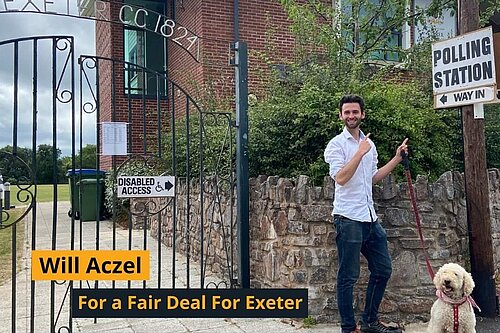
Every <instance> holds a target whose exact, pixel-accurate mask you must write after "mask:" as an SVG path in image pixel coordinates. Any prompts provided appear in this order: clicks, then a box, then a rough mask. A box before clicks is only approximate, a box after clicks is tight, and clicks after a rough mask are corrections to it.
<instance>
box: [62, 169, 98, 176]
mask: <svg viewBox="0 0 500 333" xmlns="http://www.w3.org/2000/svg"><path fill="white" fill-rule="evenodd" d="M105 173H106V171H104V170H96V169H69V170H68V173H67V174H66V176H74V175H90V176H92V175H94V176H95V175H97V174H99V175H104V174H105Z"/></svg>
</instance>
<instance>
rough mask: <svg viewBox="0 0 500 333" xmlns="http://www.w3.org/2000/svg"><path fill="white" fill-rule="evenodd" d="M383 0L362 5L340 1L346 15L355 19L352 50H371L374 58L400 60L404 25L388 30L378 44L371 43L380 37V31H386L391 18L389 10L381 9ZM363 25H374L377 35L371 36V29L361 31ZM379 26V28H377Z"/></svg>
mask: <svg viewBox="0 0 500 333" xmlns="http://www.w3.org/2000/svg"><path fill="white" fill-rule="evenodd" d="M380 1H381V0H368V1H367V3H365V4H364V5H361V4H360V3H358V2H353V1H340V2H339V5H340V8H341V10H342V12H343V14H344V16H345V17H347V18H351V19H353V22H352V25H351V27H352V30H351V31H350V34H352V41H351V42H352V43H351V47H350V49H351V51H354V50H355V51H356V52H369V58H370V59H372V60H383V61H399V60H400V59H399V52H398V50H400V49H401V48H402V47H403V37H402V36H403V27H398V28H394V29H392V30H388V31H386V35H385V36H382V37H383V38H381V39H380V40H379V41H378V42H377V44H376V45H371V43H372V42H373V41H374V40H376V39H377V38H378V34H379V33H384V30H385V26H386V25H387V21H388V19H389V18H390V15H391V13H390V11H389V12H382V11H381V10H380ZM367 22H369V24H368V23H367ZM363 26H372V27H373V28H374V29H375V30H377V33H376V34H377V35H376V36H370V35H369V31H361V27H363ZM377 28H378V29H377Z"/></svg>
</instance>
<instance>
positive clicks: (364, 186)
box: [324, 127, 378, 222]
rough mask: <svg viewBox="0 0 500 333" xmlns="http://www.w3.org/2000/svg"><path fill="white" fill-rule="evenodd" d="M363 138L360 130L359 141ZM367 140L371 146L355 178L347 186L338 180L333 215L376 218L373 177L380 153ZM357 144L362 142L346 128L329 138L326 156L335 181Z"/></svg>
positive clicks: (356, 148)
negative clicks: (340, 183)
mask: <svg viewBox="0 0 500 333" xmlns="http://www.w3.org/2000/svg"><path fill="white" fill-rule="evenodd" d="M364 138H365V135H364V133H363V132H361V131H360V140H361V139H364ZM368 141H369V142H370V145H371V146H372V148H371V149H370V151H368V152H367V153H366V154H365V155H364V156H363V158H362V159H361V162H360V163H359V166H358V168H357V169H356V171H355V172H354V175H353V176H352V178H351V179H349V181H348V182H347V183H346V184H345V185H344V186H342V185H339V184H338V183H335V197H334V201H333V213H332V214H338V215H342V216H345V217H347V218H349V219H351V220H355V221H362V222H371V221H375V220H376V219H377V215H376V213H375V208H374V207H373V196H372V178H373V176H374V175H375V173H376V172H377V163H378V158H377V157H378V154H377V149H376V148H375V144H374V143H373V141H371V140H370V139H368ZM358 147H359V142H358V141H356V139H354V137H353V136H352V135H351V133H349V131H348V130H347V128H345V127H344V130H343V131H342V133H340V134H339V135H337V136H336V137H334V138H333V139H332V140H330V142H329V143H328V145H327V146H326V149H325V153H324V156H325V161H326V162H327V163H328V164H329V165H330V176H331V177H332V178H333V179H334V180H335V176H336V175H337V173H338V172H339V171H340V169H342V168H343V167H344V165H346V164H347V163H348V162H349V161H350V160H351V159H352V158H353V156H354V154H355V153H356V151H357V150H358Z"/></svg>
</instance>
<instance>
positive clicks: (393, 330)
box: [361, 320, 403, 333]
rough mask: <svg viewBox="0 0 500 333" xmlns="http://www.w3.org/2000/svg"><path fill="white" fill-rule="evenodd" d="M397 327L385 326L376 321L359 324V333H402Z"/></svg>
mask: <svg viewBox="0 0 500 333" xmlns="http://www.w3.org/2000/svg"><path fill="white" fill-rule="evenodd" d="M402 332H403V331H402V330H401V328H399V327H394V326H387V325H385V324H383V323H382V322H380V320H377V321H376V322H373V323H369V324H365V323H361V333H402Z"/></svg>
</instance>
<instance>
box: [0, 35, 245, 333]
mask: <svg viewBox="0 0 500 333" xmlns="http://www.w3.org/2000/svg"><path fill="white" fill-rule="evenodd" d="M42 56H43V57H48V58H49V59H50V68H41V66H40V63H41V61H40V59H41V57H42ZM0 58H1V59H2V61H4V62H8V61H10V62H11V63H12V72H10V73H7V74H5V73H0V80H1V81H2V82H8V83H9V85H10V89H11V91H9V93H11V94H7V95H8V96H10V97H11V98H12V106H13V107H12V110H2V116H1V117H2V119H3V120H2V121H0V125H2V126H0V127H2V128H1V130H2V131H8V133H10V134H11V140H10V142H8V143H7V144H8V145H10V146H11V149H10V150H8V151H6V150H4V151H1V152H0V161H1V160H3V161H5V160H8V161H9V162H8V163H7V164H4V165H10V166H12V168H11V170H14V169H15V170H24V171H23V172H22V173H21V174H19V173H17V174H9V173H10V169H9V170H2V171H1V172H2V174H3V177H4V181H7V180H9V182H10V183H11V196H12V200H11V201H12V202H15V203H16V206H17V208H16V209H15V210H3V211H2V213H1V222H2V223H1V224H0V229H3V230H2V232H9V233H11V238H10V239H11V241H10V243H11V244H12V255H11V267H12V269H11V273H10V275H9V277H8V278H7V280H4V281H3V282H2V285H0V295H2V298H3V299H4V300H3V301H2V302H1V303H0V304H1V306H2V313H3V315H2V322H3V323H4V324H6V323H9V325H10V329H11V331H12V332H20V331H29V332H49V331H50V332H72V331H73V325H74V319H73V318H72V317H71V314H70V308H69V304H70V295H71V290H72V288H73V287H79V288H110V287H117V288H131V287H135V288H137V287H144V288H178V287H182V288H186V287H187V288H213V287H222V288H229V287H235V286H237V284H238V278H237V276H238V274H237V269H238V268H240V269H241V267H238V266H237V265H236V256H237V249H236V242H235V241H234V237H235V236H236V224H235V221H236V212H237V211H238V209H239V208H237V207H238V205H237V204H236V199H235V197H236V195H235V194H236V189H237V186H236V185H237V182H236V178H235V176H236V168H235V161H236V159H237V157H236V153H235V150H236V145H235V140H236V130H235V124H236V121H235V120H234V119H233V116H232V114H231V113H221V112H206V111H204V110H203V109H202V108H201V107H200V106H199V105H198V104H197V103H196V101H195V100H193V99H192V98H191V97H190V96H189V94H188V93H187V92H186V91H185V90H184V89H183V88H182V87H180V86H178V85H177V84H176V83H175V82H173V81H171V80H170V79H169V78H168V77H166V76H165V75H164V74H162V73H157V72H154V71H151V70H148V69H147V68H144V67H141V66H138V65H135V64H132V63H127V62H123V61H120V60H116V59H109V58H103V57H97V56H80V57H78V59H76V56H75V53H74V39H73V37H71V36H44V37H30V38H21V39H14V40H8V41H3V42H1V41H0ZM26 58H29V61H27V62H23V61H22V60H21V59H26ZM103 69H106V70H110V71H111V73H112V75H111V76H110V77H107V78H104V77H103V76H102V71H103ZM77 73H78V74H77ZM125 73H127V75H125ZM118 74H120V75H118ZM120 77H122V78H126V79H125V80H128V81H129V82H128V83H129V84H128V85H126V86H128V87H130V86H131V85H130V81H131V80H132V79H133V77H137V78H142V80H146V78H147V80H153V81H154V82H155V86H156V87H157V94H156V95H151V94H149V95H147V94H146V93H145V91H144V89H142V91H141V89H139V90H137V91H135V92H132V91H126V89H125V91H124V84H123V83H124V82H123V80H122V81H119V80H118V81H117V78H120ZM47 83H48V84H50V89H47V90H45V89H42V88H41V87H42V85H45V84H47ZM104 85H106V87H107V88H109V89H110V91H111V94H110V95H109V96H105V97H104V98H103V96H102V91H103V89H102V88H103V86H104ZM160 87H163V91H164V93H160ZM123 93H125V94H126V96H127V103H126V104H123V103H117V102H116V99H115V97H116V96H117V94H123ZM118 109H121V110H123V109H126V110H128V112H127V113H126V114H127V116H126V117H125V118H120V117H119V116H118V113H117V110H118ZM104 112H108V113H110V115H111V119H112V121H113V122H115V123H118V122H123V123H125V124H126V125H125V126H127V133H126V137H127V138H128V140H127V151H128V154H127V155H126V156H122V155H112V156H104V155H102V152H103V149H102V147H103V143H106V140H108V138H105V137H103V136H102V130H101V129H102V126H103V123H102V120H101V119H103V117H102V115H103V113H104ZM108 115H109V114H108ZM9 119H10V120H9ZM89 133H91V135H90V136H89ZM65 135H66V136H65ZM45 136H46V138H45ZM89 137H90V139H89ZM68 141H69V142H68ZM87 143H95V144H96V151H97V162H96V165H95V169H99V168H100V166H103V165H105V166H107V167H108V168H107V170H106V171H107V174H106V175H105V176H104V175H102V174H101V173H99V172H95V173H94V174H93V175H92V176H90V177H86V178H87V179H84V178H85V177H84V175H83V172H78V173H71V172H70V173H69V174H68V175H69V181H70V185H68V188H70V192H71V193H70V202H63V203H61V202H58V198H59V197H60V196H61V193H60V187H58V186H57V184H61V183H64V182H65V181H66V180H67V179H68V177H67V175H66V174H62V171H63V168H62V166H61V165H60V164H58V163H59V160H60V159H59V158H60V150H64V149H70V150H71V169H72V170H81V169H82V168H81V165H82V164H81V163H82V158H81V157H82V154H80V155H79V157H80V158H77V157H78V152H81V151H82V148H83V147H84V146H85V145H86V144H87ZM40 144H44V145H47V146H46V148H47V147H49V148H50V154H49V155H50V156H45V155H41V154H42V152H41V151H40V149H38V151H37V148H39V145H40ZM68 147H69V148H68ZM42 161H43V162H44V163H45V164H41V163H42ZM47 161H49V162H51V163H48V164H47V163H46V162H47ZM14 166H15V168H14ZM41 169H49V170H45V171H49V172H50V174H51V182H52V185H50V190H51V195H52V200H51V201H50V202H47V203H43V202H40V200H39V198H40V195H39V192H40V191H39V188H40V187H39V184H40V179H39V177H38V176H37V175H39V174H40V170H41ZM119 175H156V176H159V175H171V176H175V177H176V189H175V191H176V195H175V196H174V197H171V198H168V199H165V198H162V199H159V198H143V199H129V200H123V199H120V198H118V197H117V193H116V178H117V176H119ZM89 180H90V181H89ZM104 188H105V191H106V192H104V191H103V189H104ZM83 191H87V194H82V192H83ZM88 191H90V194H89V192H88ZM85 196H87V197H86V198H87V199H85ZM89 197H90V198H91V200H90V205H91V206H95V209H96V212H95V215H93V216H91V218H89V219H85V218H84V217H83V216H82V214H81V212H80V214H78V213H77V212H79V211H78V210H77V209H76V206H78V209H80V210H82V211H83V210H84V209H85V205H89V202H88V198H89ZM105 199H106V201H107V205H106V206H103V205H101V202H104V201H105ZM85 200H87V201H85ZM94 200H95V201H94ZM20 231H21V232H20ZM246 241H247V242H248V239H247V240H246ZM34 249H75V250H78V249H120V250H126V249H147V250H150V253H151V259H152V260H151V262H152V263H154V264H152V265H151V278H150V280H149V281H141V282H138V283H137V282H130V281H128V282H116V281H113V282H111V283H108V282H98V281H77V282H72V281H47V282H45V281H31V278H30V271H29V267H30V266H29V260H30V251H31V250H34ZM8 279H11V280H10V281H8ZM7 293H8V295H10V298H9V297H7ZM40 313H44V315H43V316H41V315H40ZM47 313H48V315H47Z"/></svg>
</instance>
